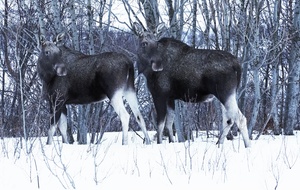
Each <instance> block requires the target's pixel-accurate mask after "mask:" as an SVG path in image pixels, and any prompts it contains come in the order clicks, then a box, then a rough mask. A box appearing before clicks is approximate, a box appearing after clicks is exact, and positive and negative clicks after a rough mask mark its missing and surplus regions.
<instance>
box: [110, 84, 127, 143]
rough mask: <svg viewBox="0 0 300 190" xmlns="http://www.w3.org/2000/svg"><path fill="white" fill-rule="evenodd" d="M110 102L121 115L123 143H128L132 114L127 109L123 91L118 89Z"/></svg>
mask: <svg viewBox="0 0 300 190" xmlns="http://www.w3.org/2000/svg"><path fill="white" fill-rule="evenodd" d="M110 103H111V105H112V107H113V108H114V110H115V112H116V113H117V114H118V116H119V117H120V120H121V123H122V132H123V133H122V145H127V144H128V128H129V126H128V125H129V119H130V115H129V113H128V112H127V111H126V109H125V106H124V104H123V91H122V90H118V91H117V92H115V94H114V95H113V96H112V98H110Z"/></svg>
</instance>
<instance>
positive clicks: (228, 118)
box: [219, 94, 250, 148]
mask: <svg viewBox="0 0 300 190" xmlns="http://www.w3.org/2000/svg"><path fill="white" fill-rule="evenodd" d="M223 109H224V110H223V112H224V114H226V115H223V120H224V117H225V121H223V125H224V130H223V132H222V134H221V137H220V139H219V142H220V144H222V143H223V142H224V138H225V136H226V135H227V134H228V131H229V130H230V128H231V126H232V125H233V123H234V122H235V123H236V124H237V126H238V128H239V130H240V132H241V134H242V137H243V139H244V145H245V147H246V148H247V147H250V139H249V135H248V129H247V119H246V117H245V116H244V115H243V114H242V112H241V111H240V109H239V108H238V105H237V101H236V94H232V95H231V96H229V98H228V99H227V101H226V103H225V108H223Z"/></svg>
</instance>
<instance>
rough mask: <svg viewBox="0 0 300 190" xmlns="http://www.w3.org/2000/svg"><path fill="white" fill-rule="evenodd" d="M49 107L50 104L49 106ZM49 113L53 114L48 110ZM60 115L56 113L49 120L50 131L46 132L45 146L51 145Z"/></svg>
mask: <svg viewBox="0 0 300 190" xmlns="http://www.w3.org/2000/svg"><path fill="white" fill-rule="evenodd" d="M50 105H51V104H50ZM50 113H53V111H52V110H50ZM60 115H61V111H56V112H55V114H54V117H53V118H51V121H50V122H51V126H50V129H49V131H48V138H47V144H48V145H50V144H52V141H53V135H54V133H55V131H56V128H57V125H58V121H59V119H60Z"/></svg>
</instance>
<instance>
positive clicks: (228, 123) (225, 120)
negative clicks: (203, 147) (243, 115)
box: [217, 104, 233, 145]
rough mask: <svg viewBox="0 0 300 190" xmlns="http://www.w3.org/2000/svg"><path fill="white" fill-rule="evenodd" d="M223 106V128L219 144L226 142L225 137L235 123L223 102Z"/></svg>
mask: <svg viewBox="0 0 300 190" xmlns="http://www.w3.org/2000/svg"><path fill="white" fill-rule="evenodd" d="M221 107H222V129H221V134H220V137H219V140H218V142H217V144H218V145H220V144H223V143H224V140H225V137H226V135H227V134H228V132H229V130H230V128H231V126H232V125H233V121H232V120H231V118H230V117H228V115H227V110H226V108H225V107H224V106H223V104H222V105H221Z"/></svg>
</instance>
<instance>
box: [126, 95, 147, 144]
mask: <svg viewBox="0 0 300 190" xmlns="http://www.w3.org/2000/svg"><path fill="white" fill-rule="evenodd" d="M125 99H126V100H127V102H128V103H129V106H130V108H131V110H132V112H133V115H134V117H135V120H136V121H137V123H138V124H139V126H140V128H141V129H142V131H143V133H144V136H145V143H146V144H151V140H150V137H149V135H148V132H147V129H146V123H145V120H144V118H143V116H142V114H141V112H140V110H139V106H138V100H137V97H136V93H135V92H134V90H129V91H128V92H126V93H125Z"/></svg>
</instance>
